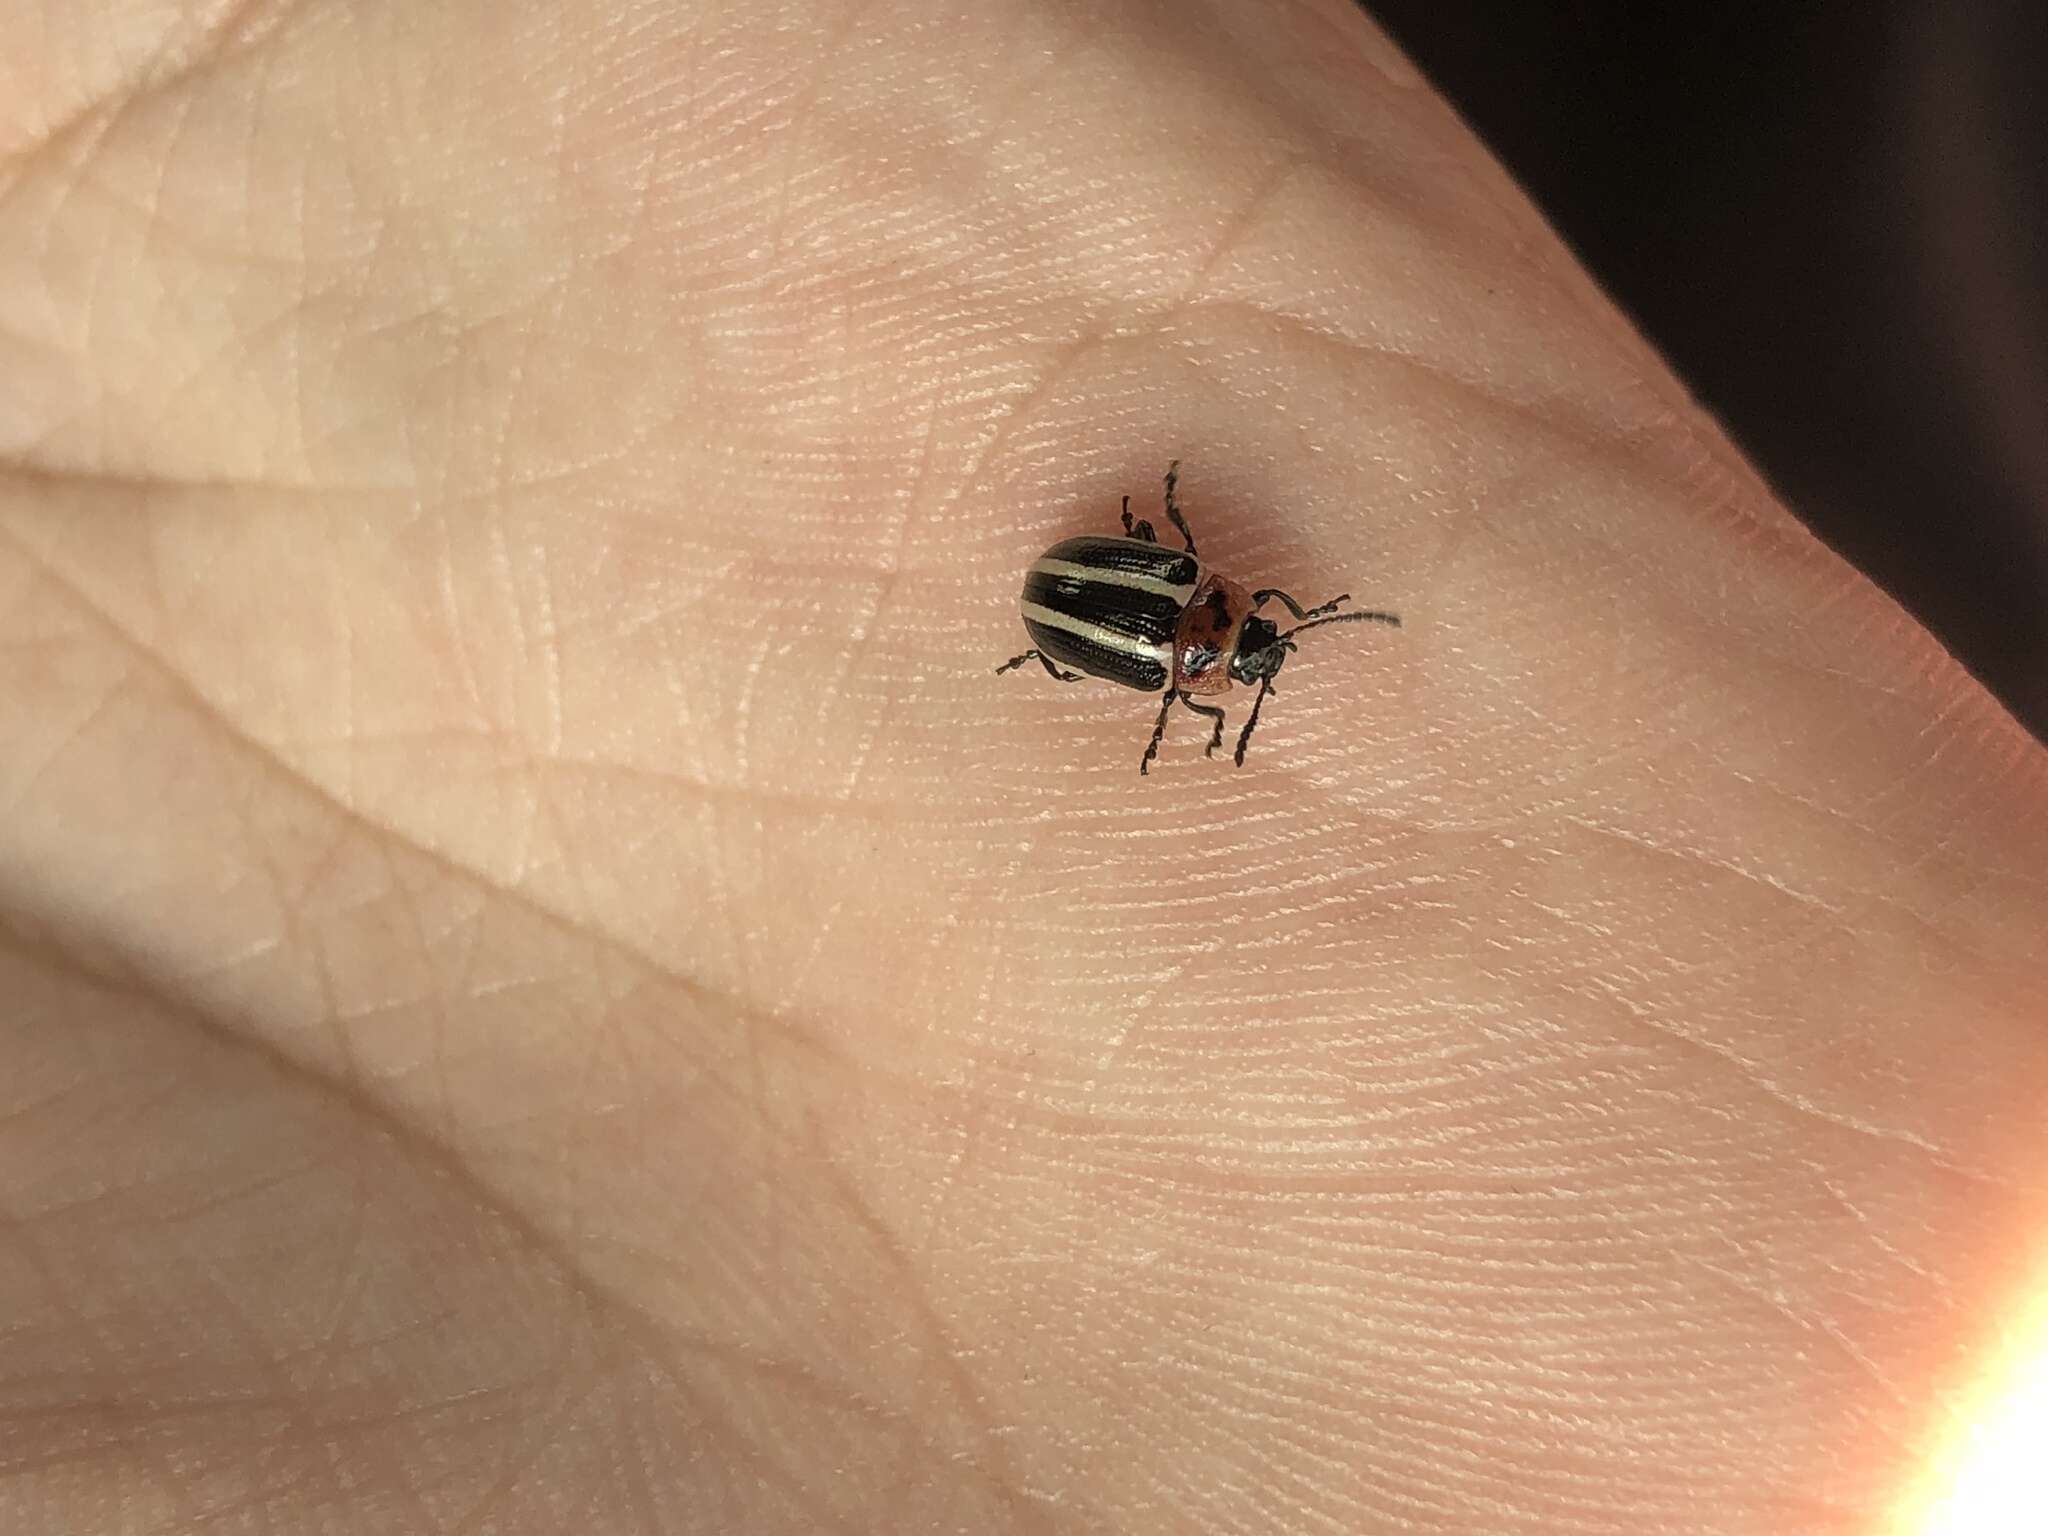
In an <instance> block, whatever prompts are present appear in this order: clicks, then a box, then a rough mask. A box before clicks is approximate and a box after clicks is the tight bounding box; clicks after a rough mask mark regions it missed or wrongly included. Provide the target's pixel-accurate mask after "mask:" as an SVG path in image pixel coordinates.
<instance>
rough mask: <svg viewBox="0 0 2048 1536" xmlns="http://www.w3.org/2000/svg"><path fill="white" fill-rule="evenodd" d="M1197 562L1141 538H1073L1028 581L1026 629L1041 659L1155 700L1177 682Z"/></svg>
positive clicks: (1058, 546) (1040, 559)
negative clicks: (1180, 629) (1176, 661)
mask: <svg viewBox="0 0 2048 1536" xmlns="http://www.w3.org/2000/svg"><path fill="white" fill-rule="evenodd" d="M1201 577H1202V563H1201V561H1199V560H1197V559H1196V558H1195V557H1194V556H1193V555H1191V554H1187V553H1184V552H1176V551H1174V550H1170V549H1166V548H1164V547H1162V546H1161V545H1158V544H1147V543H1144V542H1143V541H1142V540H1139V539H1102V538H1091V539H1068V540H1066V541H1065V542H1063V543H1059V544H1055V545H1053V547H1052V548H1051V549H1048V550H1047V551H1046V552H1045V553H1044V554H1042V555H1040V556H1039V557H1038V560H1037V561H1036V563H1034V564H1033V565H1032V567H1031V570H1030V573H1029V574H1028V575H1026V576H1025V578H1024V628H1025V629H1026V630H1028V631H1029V632H1030V634H1031V643H1032V644H1033V645H1035V646H1037V647H1038V652H1039V654H1040V655H1041V656H1048V657H1050V658H1051V659H1052V660H1054V661H1056V662H1065V663H1066V664H1067V665H1068V666H1070V667H1079V668H1080V669H1081V670H1082V671H1083V672H1086V673H1087V674H1088V675H1089V676H1090V677H1100V678H1103V679H1106V680H1107V681H1109V682H1112V683H1122V684H1123V685H1124V686H1125V687H1126V688H1136V689H1138V690H1139V691H1140V692H1143V693H1157V692H1159V690H1160V689H1162V688H1164V687H1165V686H1166V685H1167V682H1168V681H1169V680H1170V679H1171V678H1172V676H1173V634H1174V630H1175V628H1176V627H1177V626H1178V625H1179V623H1180V615H1181V610H1182V609H1184V608H1186V607H1187V605H1188V599H1189V598H1191V597H1193V596H1194V595H1195V588H1196V587H1197V586H1199V585H1200V584H1201Z"/></svg>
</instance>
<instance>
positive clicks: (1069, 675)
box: [996, 651, 1081, 683]
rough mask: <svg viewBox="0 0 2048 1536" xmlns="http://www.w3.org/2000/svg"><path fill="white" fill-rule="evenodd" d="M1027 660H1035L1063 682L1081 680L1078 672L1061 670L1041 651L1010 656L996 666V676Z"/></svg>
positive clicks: (1019, 665)
mask: <svg viewBox="0 0 2048 1536" xmlns="http://www.w3.org/2000/svg"><path fill="white" fill-rule="evenodd" d="M1027 661H1035V662H1037V663H1038V664H1039V665H1040V666H1041V667H1043V668H1045V670H1046V671H1048V672H1050V673H1051V674H1052V675H1053V676H1054V677H1056V678H1058V679H1059V680H1060V681H1061V682H1063V683H1078V682H1079V681H1081V674H1080V673H1078V672H1062V671H1061V670H1060V669H1059V668H1058V667H1056V666H1054V665H1053V664H1052V658H1051V657H1049V656H1047V655H1046V654H1045V653H1044V652H1043V651H1026V652H1025V653H1024V654H1023V655H1022V656H1012V657H1011V658H1010V659H1009V660H1008V661H1006V662H1004V663H1003V664H1002V665H1001V666H1000V667H997V668H996V676H997V677H1001V676H1002V675H1003V674H1004V673H1005V672H1008V671H1011V670H1012V669H1013V668H1016V667H1021V666H1023V665H1024V663H1025V662H1027Z"/></svg>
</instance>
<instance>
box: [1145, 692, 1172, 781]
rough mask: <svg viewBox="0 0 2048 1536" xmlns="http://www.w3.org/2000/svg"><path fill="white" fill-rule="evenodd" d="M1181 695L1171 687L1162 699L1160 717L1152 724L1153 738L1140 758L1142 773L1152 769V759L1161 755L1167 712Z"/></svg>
mask: <svg viewBox="0 0 2048 1536" xmlns="http://www.w3.org/2000/svg"><path fill="white" fill-rule="evenodd" d="M1179 697H1180V695H1179V694H1178V693H1176V692H1174V691H1173V689H1171V688H1169V689H1167V690H1166V697H1165V698H1164V699H1162V700H1161V701H1160V704H1159V718H1158V720H1156V721H1155V722H1154V723H1153V726H1152V740H1151V742H1150V743H1149V744H1148V745H1147V746H1146V748H1145V755H1144V756H1143V757H1141V758H1139V759H1138V772H1139V773H1140V774H1146V773H1150V772H1151V771H1152V759H1153V758H1155V757H1157V756H1158V755H1159V739H1160V738H1161V737H1162V736H1164V735H1165V734H1166V712H1167V711H1168V710H1169V709H1172V708H1173V701H1174V700H1175V699H1177V698H1179Z"/></svg>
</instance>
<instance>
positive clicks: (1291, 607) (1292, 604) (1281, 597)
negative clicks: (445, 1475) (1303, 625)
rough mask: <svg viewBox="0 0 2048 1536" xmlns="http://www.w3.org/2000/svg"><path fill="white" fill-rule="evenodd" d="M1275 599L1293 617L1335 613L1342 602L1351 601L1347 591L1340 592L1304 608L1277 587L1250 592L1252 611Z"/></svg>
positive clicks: (1309, 617) (1302, 617) (1300, 617)
mask: <svg viewBox="0 0 2048 1536" xmlns="http://www.w3.org/2000/svg"><path fill="white" fill-rule="evenodd" d="M1276 599H1277V600H1278V601H1279V602H1280V604H1281V605H1282V606H1283V607H1285V608H1286V610H1287V611H1288V612H1289V613H1291V614H1293V615H1294V616H1295V618H1297V619H1313V618H1315V617H1317V616H1318V615H1320V614H1325V613H1335V612H1336V611H1337V610H1338V609H1339V608H1341V607H1343V606H1344V604H1346V603H1348V602H1350V601H1351V594H1350V593H1349V592H1344V593H1340V594H1339V595H1338V596H1336V597H1333V598H1331V599H1330V600H1329V601H1328V602H1327V603H1318V604H1317V605H1316V606H1315V607H1313V608H1304V607H1302V606H1301V604H1299V603H1297V602H1296V601H1295V600H1294V599H1293V598H1291V597H1289V596H1288V595H1287V594H1286V593H1285V592H1282V591H1281V590H1280V589H1279V588H1278V587H1261V588H1260V589H1259V590H1258V591H1256V592H1254V593H1253V594H1252V612H1254V613H1257V612H1258V611H1259V610H1260V609H1261V608H1263V607H1265V606H1266V604H1268V603H1270V602H1273V601H1275V600H1276Z"/></svg>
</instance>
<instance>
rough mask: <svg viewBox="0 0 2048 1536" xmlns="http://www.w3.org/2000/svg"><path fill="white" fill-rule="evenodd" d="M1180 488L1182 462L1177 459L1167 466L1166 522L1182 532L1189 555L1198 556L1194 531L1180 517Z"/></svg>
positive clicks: (1182, 538)
mask: <svg viewBox="0 0 2048 1536" xmlns="http://www.w3.org/2000/svg"><path fill="white" fill-rule="evenodd" d="M1179 488H1180V460H1179V459H1175V460H1174V461H1173V462H1172V463H1171V464H1169V465H1167V466H1166V520H1167V521H1168V522H1170V523H1172V524H1173V526H1174V527H1176V528H1178V529H1179V530H1180V537H1181V542H1182V543H1183V544H1185V545H1187V548H1188V553H1189V554H1191V555H1192V554H1197V553H1199V551H1197V550H1196V548H1195V535H1194V531H1193V530H1192V529H1190V528H1189V527H1188V520H1187V519H1186V518H1184V517H1182V516H1181V515H1180V499H1179V497H1178V496H1176V495H1175V492H1176V491H1178V490H1179Z"/></svg>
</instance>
